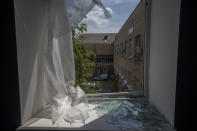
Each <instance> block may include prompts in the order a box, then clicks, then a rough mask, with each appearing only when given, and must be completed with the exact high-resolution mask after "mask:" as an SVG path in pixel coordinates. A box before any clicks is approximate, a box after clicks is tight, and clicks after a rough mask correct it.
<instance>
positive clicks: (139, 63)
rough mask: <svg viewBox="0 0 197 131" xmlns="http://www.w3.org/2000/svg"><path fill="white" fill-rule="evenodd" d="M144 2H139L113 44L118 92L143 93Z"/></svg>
mask: <svg viewBox="0 0 197 131" xmlns="http://www.w3.org/2000/svg"><path fill="white" fill-rule="evenodd" d="M145 7H146V6H145V0H141V1H140V3H139V4H138V5H137V7H136V8H135V10H134V11H133V13H132V14H131V15H130V16H129V18H128V19H127V20H126V22H125V23H124V25H123V26H122V28H121V29H120V31H119V32H118V33H117V35H116V38H115V42H114V70H115V73H116V74H118V76H119V91H143V80H144V79H143V78H144V76H143V75H144V57H143V52H144V38H145V34H144V33H145Z"/></svg>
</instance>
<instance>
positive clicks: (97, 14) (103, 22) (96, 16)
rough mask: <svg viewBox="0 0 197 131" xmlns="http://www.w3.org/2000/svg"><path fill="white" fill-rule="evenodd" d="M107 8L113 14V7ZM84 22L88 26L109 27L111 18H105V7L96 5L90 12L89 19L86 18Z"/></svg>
mask: <svg viewBox="0 0 197 131" xmlns="http://www.w3.org/2000/svg"><path fill="white" fill-rule="evenodd" d="M106 9H107V10H108V11H109V13H110V14H111V15H112V14H113V11H112V9H111V8H109V7H107V8H106ZM82 22H85V23H86V24H87V25H88V26H95V27H107V26H108V24H109V19H107V18H105V14H104V11H103V9H101V8H99V7H98V6H95V7H94V8H93V9H92V11H90V12H89V13H88V15H87V19H84V20H83V21H82Z"/></svg>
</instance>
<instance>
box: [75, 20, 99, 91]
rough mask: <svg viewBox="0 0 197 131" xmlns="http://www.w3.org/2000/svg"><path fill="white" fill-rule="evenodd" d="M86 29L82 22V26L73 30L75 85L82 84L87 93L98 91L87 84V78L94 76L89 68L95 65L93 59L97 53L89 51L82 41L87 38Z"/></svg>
mask: <svg viewBox="0 0 197 131" xmlns="http://www.w3.org/2000/svg"><path fill="white" fill-rule="evenodd" d="M85 31H87V25H86V24H80V26H78V27H76V28H75V29H73V30H72V41H73V51H74V60H75V85H78V86H80V87H81V88H82V89H83V90H84V91H85V92H86V93H96V91H95V90H93V89H91V88H89V87H88V86H87V85H88V84H87V83H88V81H87V78H88V77H91V76H92V74H90V73H89V72H88V69H89V68H90V67H94V66H95V62H94V61H93V60H92V59H94V58H95V56H96V55H95V53H94V52H92V51H89V50H88V48H87V46H86V45H85V44H83V43H81V40H82V39H84V38H85V37H84V36H83V35H82V33H84V32H85ZM84 83H86V84H84Z"/></svg>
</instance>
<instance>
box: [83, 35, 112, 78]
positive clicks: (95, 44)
mask: <svg viewBox="0 0 197 131" xmlns="http://www.w3.org/2000/svg"><path fill="white" fill-rule="evenodd" d="M83 35H84V39H83V40H82V43H83V44H86V45H87V46H88V49H89V50H90V51H92V52H94V53H95V54H96V67H95V68H90V69H89V72H90V73H91V74H93V75H99V74H108V72H109V71H111V72H113V56H114V53H113V42H114V40H115V34H114V33H93V34H91V33H90V34H83Z"/></svg>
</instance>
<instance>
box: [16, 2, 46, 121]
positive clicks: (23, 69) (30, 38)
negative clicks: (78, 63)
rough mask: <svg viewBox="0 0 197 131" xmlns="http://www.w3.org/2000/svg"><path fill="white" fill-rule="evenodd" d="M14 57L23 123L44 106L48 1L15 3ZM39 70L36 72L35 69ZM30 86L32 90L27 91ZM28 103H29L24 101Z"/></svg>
mask: <svg viewBox="0 0 197 131" xmlns="http://www.w3.org/2000/svg"><path fill="white" fill-rule="evenodd" d="M14 3H15V22H16V39H17V55H18V56H17V57H18V70H19V85H20V103H21V117H22V123H24V121H25V120H27V119H29V118H30V117H31V115H32V114H34V113H36V112H37V111H38V110H40V109H41V108H42V107H43V106H45V105H46V104H47V101H48V97H47V94H46V88H40V87H41V86H42V87H44V85H41V84H39V81H43V78H44V77H43V75H44V74H43V69H42V64H43V60H42V58H43V57H40V56H41V55H44V54H43V53H42V52H40V51H41V50H42V49H43V48H44V46H46V45H47V42H48V6H49V4H48V3H49V0H15V1H14ZM38 69H39V70H38ZM30 87H31V88H30ZM27 101H28V102H27Z"/></svg>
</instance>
